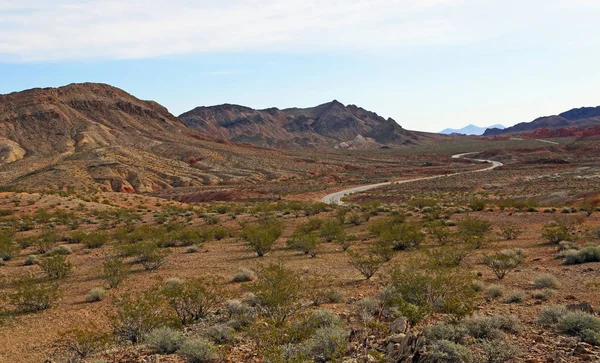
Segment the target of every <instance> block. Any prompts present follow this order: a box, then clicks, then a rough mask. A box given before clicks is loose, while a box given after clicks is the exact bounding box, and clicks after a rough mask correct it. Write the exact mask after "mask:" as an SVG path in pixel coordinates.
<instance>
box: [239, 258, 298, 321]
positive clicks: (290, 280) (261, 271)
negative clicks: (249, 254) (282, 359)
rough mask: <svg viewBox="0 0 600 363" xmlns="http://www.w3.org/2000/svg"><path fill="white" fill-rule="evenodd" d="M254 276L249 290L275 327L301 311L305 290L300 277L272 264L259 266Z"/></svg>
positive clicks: (280, 265) (281, 266) (291, 271)
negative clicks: (254, 281)
mask: <svg viewBox="0 0 600 363" xmlns="http://www.w3.org/2000/svg"><path fill="white" fill-rule="evenodd" d="M256 275H257V280H256V283H254V285H252V286H251V289H252V291H253V292H254V294H255V295H256V298H257V299H258V301H259V302H260V307H261V309H262V310H263V311H264V313H265V314H266V315H267V316H268V317H269V318H270V319H272V320H273V322H274V323H275V325H276V326H282V325H283V324H284V323H285V322H286V321H287V320H288V318H290V317H291V316H293V315H294V314H296V313H297V312H298V311H300V310H301V309H302V300H303V298H305V291H306V289H305V288H304V286H303V285H304V284H303V281H302V279H301V278H300V275H299V274H298V273H296V272H295V271H293V270H290V269H287V268H286V267H284V266H283V265H282V264H274V263H272V264H269V265H266V266H261V267H260V268H258V269H257V272H256Z"/></svg>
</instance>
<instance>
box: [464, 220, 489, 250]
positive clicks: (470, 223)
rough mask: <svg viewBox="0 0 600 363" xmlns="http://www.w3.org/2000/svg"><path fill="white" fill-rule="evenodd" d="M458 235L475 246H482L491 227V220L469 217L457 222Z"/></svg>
mask: <svg viewBox="0 0 600 363" xmlns="http://www.w3.org/2000/svg"><path fill="white" fill-rule="evenodd" d="M456 225H457V236H458V238H459V239H461V240H462V241H463V242H465V243H468V244H472V245H473V246H474V247H475V248H480V247H481V246H482V245H483V243H484V242H485V238H486V235H487V234H488V232H489V231H490V229H491V224H490V222H488V221H486V220H483V219H479V218H474V217H468V218H465V219H463V220H461V221H459V222H458V223H457V224H456Z"/></svg>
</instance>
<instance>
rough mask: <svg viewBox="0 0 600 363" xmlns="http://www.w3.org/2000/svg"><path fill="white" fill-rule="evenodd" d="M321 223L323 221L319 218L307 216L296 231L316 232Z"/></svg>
mask: <svg viewBox="0 0 600 363" xmlns="http://www.w3.org/2000/svg"><path fill="white" fill-rule="evenodd" d="M323 223H324V221H323V220H322V219H321V218H309V219H308V220H307V221H306V222H304V223H302V224H301V225H300V226H299V227H298V229H297V231H298V232H302V233H310V232H316V231H318V230H319V229H320V228H321V226H323Z"/></svg>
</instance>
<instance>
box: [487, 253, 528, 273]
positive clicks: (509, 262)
mask: <svg viewBox="0 0 600 363" xmlns="http://www.w3.org/2000/svg"><path fill="white" fill-rule="evenodd" d="M524 259H525V254H524V252H523V250H521V249H515V250H503V251H500V252H498V253H495V254H493V255H484V256H483V264H484V265H486V266H487V267H489V268H490V269H492V271H494V273H495V274H496V277H498V279H499V280H502V279H503V278H504V276H506V274H508V273H509V272H510V271H512V270H514V269H515V268H516V267H517V266H519V265H520V264H521V263H522V262H523V260H524Z"/></svg>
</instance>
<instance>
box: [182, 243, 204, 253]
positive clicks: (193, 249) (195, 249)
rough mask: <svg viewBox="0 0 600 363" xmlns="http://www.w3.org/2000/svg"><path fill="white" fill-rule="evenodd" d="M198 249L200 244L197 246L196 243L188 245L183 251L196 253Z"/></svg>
mask: <svg viewBox="0 0 600 363" xmlns="http://www.w3.org/2000/svg"><path fill="white" fill-rule="evenodd" d="M199 249H200V246H198V245H193V246H188V248H186V250H185V252H186V253H196V252H198V250H199Z"/></svg>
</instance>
